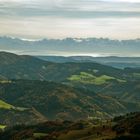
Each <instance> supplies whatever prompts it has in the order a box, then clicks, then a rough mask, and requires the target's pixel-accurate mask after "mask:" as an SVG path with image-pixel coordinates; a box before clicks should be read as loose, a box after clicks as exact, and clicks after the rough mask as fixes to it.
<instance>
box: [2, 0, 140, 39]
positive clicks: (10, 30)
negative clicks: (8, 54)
mask: <svg viewBox="0 0 140 140" xmlns="http://www.w3.org/2000/svg"><path fill="white" fill-rule="evenodd" d="M0 36H12V37H19V38H25V39H40V38H66V37H79V38H80V37H83V38H87V37H97V38H99V37H104V38H111V39H121V40H122V39H135V38H140V0H0Z"/></svg>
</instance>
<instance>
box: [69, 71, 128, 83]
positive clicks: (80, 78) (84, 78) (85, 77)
mask: <svg viewBox="0 0 140 140" xmlns="http://www.w3.org/2000/svg"><path fill="white" fill-rule="evenodd" d="M68 80H70V81H76V82H81V83H85V84H95V85H102V84H105V83H107V82H108V81H109V80H116V81H118V82H126V81H125V80H121V79H117V78H115V77H111V76H108V75H101V76H99V77H96V76H94V75H92V74H89V73H86V72H81V73H80V74H79V75H72V76H71V77H70V78H68Z"/></svg>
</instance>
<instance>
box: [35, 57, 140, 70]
mask: <svg viewBox="0 0 140 140" xmlns="http://www.w3.org/2000/svg"><path fill="white" fill-rule="evenodd" d="M37 57H38V58H40V59H42V60H45V61H50V62H56V63H66V62H97V63H101V64H105V65H109V66H113V67H116V68H126V67H130V68H136V67H140V57H115V56H110V57H91V56H70V57H63V56H37Z"/></svg>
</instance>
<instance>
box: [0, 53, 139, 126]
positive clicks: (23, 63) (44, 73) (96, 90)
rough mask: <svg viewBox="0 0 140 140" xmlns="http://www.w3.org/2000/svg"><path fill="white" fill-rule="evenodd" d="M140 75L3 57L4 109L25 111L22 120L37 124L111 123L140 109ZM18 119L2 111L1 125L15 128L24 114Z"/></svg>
mask: <svg viewBox="0 0 140 140" xmlns="http://www.w3.org/2000/svg"><path fill="white" fill-rule="evenodd" d="M139 74H140V69H138V68H137V69H132V68H127V69H124V70H122V69H117V68H113V67H110V66H105V65H101V64H98V63H93V62H82V63H79V62H69V63H61V64H60V63H53V62H46V61H43V60H40V59H38V58H36V57H32V56H25V55H24V56H23V55H15V54H11V53H6V52H0V100H1V106H5V107H8V108H11V107H13V108H14V107H22V108H27V109H28V110H26V111H27V113H25V115H24V113H23V114H22V115H21V118H22V119H21V120H24V117H26V116H28V115H29V116H31V117H30V118H32V120H33V122H36V119H37V122H38V120H39V121H40V120H41V121H44V120H46V119H48V120H54V119H60V120H63V119H64V120H65V119H68V120H73V119H76V120H77V119H81V118H87V117H95V118H99V119H104V118H110V117H113V116H115V115H118V114H124V113H127V112H133V111H138V110H139V109H140V95H139V89H140V82H139V81H140V80H139V79H140V77H139ZM47 81H49V82H47ZM5 103H6V104H5ZM10 105H11V106H10ZM14 111H15V110H14ZM16 113H17V111H16ZM16 113H15V112H13V111H12V112H11V110H10V111H6V112H5V113H3V110H2V111H1V113H0V114H4V115H3V117H2V118H1V122H0V124H1V125H2V124H7V125H9V123H10V122H12V125H13V124H14V121H13V118H14V117H15V116H14V115H16V116H18V115H20V113H21V112H20V113H19V112H18V113H19V114H18V113H17V114H16ZM32 113H33V114H32ZM34 114H35V116H36V117H37V118H36V117H34ZM4 116H7V119H6V120H5V118H4ZM9 120H10V121H9ZM11 120H12V121H11ZM21 120H18V121H17V123H22V122H23V121H21ZM4 121H5V122H4ZM3 122H4V123H3ZM27 122H30V119H29V120H27Z"/></svg>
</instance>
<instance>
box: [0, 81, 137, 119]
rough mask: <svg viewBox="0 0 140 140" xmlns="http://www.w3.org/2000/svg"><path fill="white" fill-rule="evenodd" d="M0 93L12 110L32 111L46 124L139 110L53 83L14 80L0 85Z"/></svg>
mask: <svg viewBox="0 0 140 140" xmlns="http://www.w3.org/2000/svg"><path fill="white" fill-rule="evenodd" d="M0 89H2V90H0V98H2V99H4V100H5V101H7V102H9V103H11V104H13V105H14V106H19V105H20V106H22V107H24V108H32V107H34V108H35V109H37V110H38V111H39V112H40V113H41V114H42V115H43V116H45V117H46V118H48V119H49V120H54V119H64V120H67V119H68V120H75V119H82V118H88V116H91V117H95V118H96V117H98V118H100V119H104V118H110V117H113V116H115V115H117V114H122V113H126V112H129V111H136V110H139V105H138V104H137V103H133V102H132V103H131V102H128V103H127V102H123V101H119V100H117V99H115V98H113V97H111V96H109V95H102V94H97V93H95V92H93V91H90V90H87V89H85V90H83V88H76V87H71V86H66V85H63V84H59V83H54V82H45V81H42V82H41V81H30V80H18V81H15V80H13V81H11V83H8V84H7V83H6V84H4V83H2V84H0ZM134 108H135V109H134Z"/></svg>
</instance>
